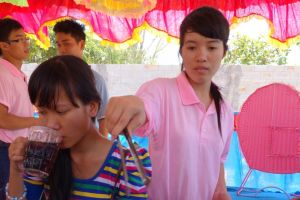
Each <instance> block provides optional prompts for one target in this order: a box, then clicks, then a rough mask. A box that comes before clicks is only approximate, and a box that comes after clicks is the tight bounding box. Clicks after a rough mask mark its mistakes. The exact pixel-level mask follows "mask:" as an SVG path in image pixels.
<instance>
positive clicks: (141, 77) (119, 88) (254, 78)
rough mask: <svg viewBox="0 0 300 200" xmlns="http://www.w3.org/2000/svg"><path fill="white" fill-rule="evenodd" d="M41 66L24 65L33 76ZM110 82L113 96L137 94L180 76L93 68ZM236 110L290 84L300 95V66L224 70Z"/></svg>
mask: <svg viewBox="0 0 300 200" xmlns="http://www.w3.org/2000/svg"><path fill="white" fill-rule="evenodd" d="M36 66H37V64H24V65H23V67H22V70H23V71H24V72H25V73H26V74H27V75H28V76H30V74H31V73H32V71H33V70H34V68H35V67H36ZM92 68H93V69H95V70H96V71H98V72H99V73H100V74H101V75H102V76H103V77H104V78H105V80H106V81H107V86H108V90H109V94H110V96H120V95H128V94H134V93H135V91H136V90H137V88H138V87H139V86H140V85H141V84H142V83H144V82H146V81H148V80H151V79H153V78H156V77H174V76H176V75H177V74H178V73H179V72H180V66H175V65H173V66H172V65H98V64H94V65H92ZM214 80H215V82H216V83H217V84H218V85H219V86H220V87H221V89H222V93H223V94H224V96H225V98H226V99H228V100H229V101H230V102H231V104H232V106H233V108H234V110H235V111H239V109H240V107H241V106H242V104H243V102H244V101H245V100H246V98H247V97H248V96H249V95H250V94H251V93H253V92H254V91H255V90H256V89H257V88H259V87H261V86H264V85H267V84H270V83H274V82H280V83H286V84H290V85H291V86H293V87H295V88H297V89H298V90H299V91H300V66H247V65H243V66H242V65H225V66H222V67H221V68H220V70H219V72H218V73H217V74H216V76H215V78H214Z"/></svg>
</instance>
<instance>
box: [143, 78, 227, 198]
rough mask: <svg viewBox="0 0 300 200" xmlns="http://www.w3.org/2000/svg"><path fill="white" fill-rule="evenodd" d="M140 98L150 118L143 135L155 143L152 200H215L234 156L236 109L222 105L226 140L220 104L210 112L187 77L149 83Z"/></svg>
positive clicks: (151, 146)
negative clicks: (222, 167) (223, 169)
mask: <svg viewBox="0 0 300 200" xmlns="http://www.w3.org/2000/svg"><path fill="white" fill-rule="evenodd" d="M137 96H139V97H140V98H141V99H142V100H143V101H144V104H145V109H146V114H147V118H148V122H147V123H146V124H145V125H144V126H143V127H141V128H139V129H138V130H137V135H140V136H149V138H150V146H149V151H150V157H151V161H152V169H153V173H152V174H153V175H152V182H151V184H150V185H149V197H150V198H149V199H151V200H211V199H212V197H213V194H214V191H215V188H216V184H217V181H218V177H219V170H220V164H221V163H223V162H224V161H225V159H226V157H227V154H228V151H229V145H230V139H231V135H232V132H233V111H232V109H231V107H230V106H229V105H228V104H227V103H225V102H223V103H222V104H221V126H222V137H221V135H220V132H219V129H218V122H217V113H216V109H215V105H214V102H213V103H212V104H211V105H210V106H209V108H208V110H207V111H205V107H204V105H203V104H202V103H201V102H200V101H199V98H198V97H197V96H196V93H195V92H194V90H193V88H192V87H191V85H190V84H189V82H188V80H187V78H186V75H185V73H184V72H182V73H181V74H180V75H179V76H178V77H177V78H171V79H168V78H159V79H155V80H152V81H150V82H148V83H145V84H144V85H143V86H142V87H141V88H140V89H139V91H138V92H137Z"/></svg>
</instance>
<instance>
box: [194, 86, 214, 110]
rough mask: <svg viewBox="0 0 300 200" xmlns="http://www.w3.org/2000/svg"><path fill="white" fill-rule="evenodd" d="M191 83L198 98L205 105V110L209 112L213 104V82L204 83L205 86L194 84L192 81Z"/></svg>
mask: <svg viewBox="0 0 300 200" xmlns="http://www.w3.org/2000/svg"><path fill="white" fill-rule="evenodd" d="M189 82H190V84H191V86H192V88H193V89H194V91H195V93H196V95H197V97H198V98H199V100H200V101H201V102H202V103H203V104H204V106H205V109H206V110H207V109H208V107H209V105H210V104H211V102H212V97H211V95H210V86H211V82H209V83H203V84H199V83H194V82H192V81H191V80H189Z"/></svg>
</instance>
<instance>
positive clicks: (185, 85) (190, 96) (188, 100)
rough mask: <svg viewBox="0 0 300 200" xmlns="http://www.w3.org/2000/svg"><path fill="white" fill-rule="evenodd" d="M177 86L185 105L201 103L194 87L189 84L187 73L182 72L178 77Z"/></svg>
mask: <svg viewBox="0 0 300 200" xmlns="http://www.w3.org/2000/svg"><path fill="white" fill-rule="evenodd" d="M177 85H178V89H179V94H180V98H181V101H182V104H183V105H192V104H196V103H199V102H200V100H199V98H198V97H197V95H196V93H195V91H194V89H193V87H192V86H191V84H190V83H189V81H188V79H187V77H186V74H185V72H181V73H180V74H179V76H178V77H177Z"/></svg>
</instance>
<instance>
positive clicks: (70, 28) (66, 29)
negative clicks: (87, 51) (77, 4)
mask: <svg viewBox="0 0 300 200" xmlns="http://www.w3.org/2000/svg"><path fill="white" fill-rule="evenodd" d="M84 29H85V28H84V26H83V25H81V24H79V23H78V22H76V21H75V20H72V19H66V20H63V21H60V22H57V23H56V24H55V25H54V28H53V31H54V33H55V34H57V33H65V34H70V35H71V36H72V37H74V38H75V40H76V41H77V42H79V41H81V40H83V41H85V33H84Z"/></svg>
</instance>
